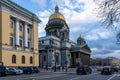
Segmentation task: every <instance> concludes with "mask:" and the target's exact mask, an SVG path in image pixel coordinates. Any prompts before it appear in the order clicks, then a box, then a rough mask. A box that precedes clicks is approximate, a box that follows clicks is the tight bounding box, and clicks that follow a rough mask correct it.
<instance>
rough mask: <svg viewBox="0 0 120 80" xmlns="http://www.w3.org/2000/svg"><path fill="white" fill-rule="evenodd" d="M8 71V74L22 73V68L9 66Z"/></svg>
mask: <svg viewBox="0 0 120 80" xmlns="http://www.w3.org/2000/svg"><path fill="white" fill-rule="evenodd" d="M9 73H10V74H22V73H23V70H21V69H17V68H9Z"/></svg>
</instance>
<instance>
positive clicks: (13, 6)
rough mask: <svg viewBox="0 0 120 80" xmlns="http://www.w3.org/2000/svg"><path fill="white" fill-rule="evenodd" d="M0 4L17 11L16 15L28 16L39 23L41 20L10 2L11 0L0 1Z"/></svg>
mask: <svg viewBox="0 0 120 80" xmlns="http://www.w3.org/2000/svg"><path fill="white" fill-rule="evenodd" d="M0 3H2V4H4V5H5V6H8V7H10V8H11V9H12V10H15V11H17V12H18V13H20V14H22V15H25V16H28V17H29V18H31V19H33V20H34V21H36V22H38V23H40V22H41V20H40V19H39V18H38V17H37V15H36V14H34V13H32V12H30V11H29V10H27V9H25V8H23V7H21V6H19V5H18V4H16V3H14V2H12V1H11V0H0Z"/></svg>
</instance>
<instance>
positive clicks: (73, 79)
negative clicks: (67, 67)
mask: <svg viewBox="0 0 120 80" xmlns="http://www.w3.org/2000/svg"><path fill="white" fill-rule="evenodd" d="M96 74H98V73H93V74H90V75H86V76H87V77H88V76H92V75H96ZM86 76H80V77H76V78H72V79H70V80H76V79H80V78H84V77H86Z"/></svg>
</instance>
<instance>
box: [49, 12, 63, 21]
mask: <svg viewBox="0 0 120 80" xmlns="http://www.w3.org/2000/svg"><path fill="white" fill-rule="evenodd" d="M56 18H57V19H62V20H65V18H64V16H63V15H62V14H60V13H53V14H52V15H51V16H50V18H49V20H52V19H56Z"/></svg>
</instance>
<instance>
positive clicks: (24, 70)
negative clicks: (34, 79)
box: [18, 67, 32, 74]
mask: <svg viewBox="0 0 120 80" xmlns="http://www.w3.org/2000/svg"><path fill="white" fill-rule="evenodd" d="M18 69H21V70H23V73H25V74H31V73H32V67H18Z"/></svg>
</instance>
